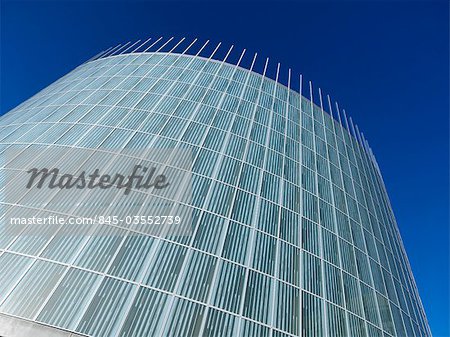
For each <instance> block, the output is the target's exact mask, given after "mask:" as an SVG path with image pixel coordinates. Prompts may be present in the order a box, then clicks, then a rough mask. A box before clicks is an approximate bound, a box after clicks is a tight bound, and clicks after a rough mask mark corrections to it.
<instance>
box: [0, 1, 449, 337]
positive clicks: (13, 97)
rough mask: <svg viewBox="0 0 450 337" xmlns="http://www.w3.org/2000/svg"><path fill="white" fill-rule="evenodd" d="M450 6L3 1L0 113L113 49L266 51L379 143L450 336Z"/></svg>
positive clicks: (435, 324)
mask: <svg viewBox="0 0 450 337" xmlns="http://www.w3.org/2000/svg"><path fill="white" fill-rule="evenodd" d="M448 6H449V5H448V2H446V1H440V2H438V1H426V2H425V1H424V2H421V1H401V0H399V1H390V2H389V1H374V2H371V1H360V2H352V1H331V2H327V1H318V2H305V1H290V2H270V1H265V2H264V1H263V2H260V1H258V2H257V1H240V2H238V1H229V2H228V3H223V2H219V1H210V2H202V1H195V2H193V1H188V0H184V1H181V2H176V1H166V2H158V1H147V2H146V1H140V2H127V3H124V2H120V1H114V2H108V1H91V2H87V1H86V2H84V1H62V2H61V3H58V2H42V1H26V2H19V1H11V0H9V1H8V0H2V1H1V11H0V12H1V50H0V51H1V52H0V55H1V81H0V84H1V97H0V114H3V113H5V112H7V111H8V110H9V109H11V108H13V107H14V106H16V105H17V104H19V103H20V102H22V101H23V100H25V99H27V98H28V97H30V96H31V95H33V94H34V93H36V92H37V91H39V90H40V89H42V88H44V87H45V86H47V85H48V84H50V83H51V82H53V81H54V80H56V79H58V78H59V77H60V76H62V75H64V74H66V73H67V72H69V71H70V70H72V69H73V68H74V67H76V66H77V65H79V64H80V63H82V62H84V61H85V60H86V59H88V58H90V57H91V56H93V55H94V54H96V53H97V52H99V51H100V50H102V49H106V48H108V47H109V46H113V45H117V44H118V43H123V42H127V41H129V40H136V39H146V38H147V37H149V36H154V37H158V36H165V37H169V36H176V37H182V36H186V37H188V38H194V37H198V38H200V39H201V40H206V39H211V41H212V42H218V41H223V42H224V43H225V45H230V44H235V45H236V47H237V49H240V50H241V49H242V48H247V49H248V51H249V52H251V53H253V52H255V51H258V52H259V54H260V55H261V56H262V57H266V56H270V58H271V60H273V63H272V66H271V68H270V72H271V73H272V74H273V72H274V70H275V67H276V62H281V64H282V70H283V67H284V72H283V74H284V75H283V76H285V75H286V73H287V67H291V68H292V69H293V71H294V73H300V72H301V73H302V74H303V75H304V77H305V78H306V79H307V80H312V81H313V83H314V85H315V87H321V88H322V89H323V90H324V92H325V93H329V94H330V95H331V96H332V98H333V99H335V100H337V101H338V102H339V104H340V106H341V107H343V108H345V110H346V111H347V113H348V114H350V115H351V116H352V117H353V119H354V120H355V121H356V122H357V124H358V125H359V127H360V129H361V130H363V132H364V134H365V136H366V138H367V139H368V140H369V142H370V144H371V146H372V148H373V150H374V152H375V155H376V156H377V160H378V163H379V165H380V167H381V170H382V172H383V176H384V180H385V183H386V185H387V189H388V192H389V195H390V198H391V201H392V204H393V208H394V212H395V214H396V217H397V221H398V223H399V227H400V230H401V233H402V237H403V240H404V244H405V246H406V249H407V253H408V256H409V259H410V262H411V265H412V269H413V271H414V275H415V278H416V281H417V284H418V287H419V291H420V294H421V297H422V301H423V303H424V306H425V309H426V312H427V316H428V319H429V321H430V325H431V328H432V331H433V335H434V336H435V337H443V336H449V335H450V333H449V329H448V318H449V310H448V309H449V298H450V297H449V231H448V229H449V222H448V214H449V210H448V205H449V196H448V187H449V167H448V164H449V163H448V159H449V158H448V154H449V148H448V145H449V138H448V136H449V134H448V131H449V129H448V128H449V119H448V117H449V7H448Z"/></svg>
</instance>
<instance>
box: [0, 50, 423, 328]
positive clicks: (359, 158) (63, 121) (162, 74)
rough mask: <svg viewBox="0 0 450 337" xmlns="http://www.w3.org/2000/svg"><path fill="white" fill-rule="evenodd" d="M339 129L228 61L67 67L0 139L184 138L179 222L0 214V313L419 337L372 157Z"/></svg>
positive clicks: (413, 300)
mask: <svg viewBox="0 0 450 337" xmlns="http://www.w3.org/2000/svg"><path fill="white" fill-rule="evenodd" d="M347 129H348V127H343V126H342V123H340V122H338V121H336V120H335V119H334V118H333V117H331V116H330V114H328V113H326V112H324V111H323V109H321V108H320V107H319V106H317V105H315V104H313V103H312V102H311V101H310V100H308V99H306V98H305V97H303V96H301V95H300V94H299V93H298V92H295V91H293V90H290V89H288V88H287V87H286V86H284V85H281V84H279V83H277V82H275V81H273V80H271V79H268V78H265V77H263V76H261V75H259V74H257V73H255V72H252V71H249V70H245V69H243V68H240V67H237V66H235V65H232V64H227V63H224V62H218V61H213V60H208V59H205V58H200V57H195V56H188V55H181V54H170V53H148V52H147V53H132V54H125V55H116V56H111V57H105V58H101V59H98V60H94V61H90V62H87V63H85V64H83V65H81V66H80V67H78V68H76V69H75V70H74V71H72V72H71V73H69V74H68V75H66V76H65V77H63V78H61V79H60V80H58V81H57V82H55V83H54V84H52V85H50V86H49V87H47V88H46V89H44V90H42V91H41V92H39V93H38V94H36V95H35V96H34V97H32V98H31V99H29V100H27V101H26V102H24V103H23V104H21V105H20V106H19V107H17V108H15V109H14V110H12V111H10V112H9V113H7V114H6V115H4V116H2V117H0V153H5V151H7V150H8V148H11V147H32V146H37V145H39V146H45V147H50V148H51V147H72V148H86V149H97V148H109V147H114V148H117V149H127V148H132V147H133V146H131V144H140V145H139V146H141V147H144V148H145V147H146V146H153V147H164V148H170V149H189V151H190V153H191V154H192V160H193V166H192V200H191V201H190V202H189V203H188V204H186V205H185V206H186V207H188V208H189V209H190V211H191V212H192V218H191V221H192V228H193V231H192V235H189V236H179V237H177V236H174V237H161V236H157V235H152V234H151V233H150V234H149V233H146V232H145V231H141V230H139V228H137V227H129V226H121V225H120V224H118V225H112V224H111V225H103V226H100V227H98V233H100V234H101V235H99V236H97V235H90V236H77V235H73V236H65V237H64V238H63V239H61V238H59V237H58V236H57V235H54V234H55V233H56V231H57V230H58V229H59V228H57V227H45V228H44V229H45V231H46V235H27V233H26V231H27V228H25V230H24V232H21V233H19V234H17V235H13V234H12V233H10V232H8V231H6V230H4V231H1V230H0V312H1V313H4V314H7V315H11V316H17V317H21V318H25V319H28V320H32V321H36V322H40V323H42V324H45V325H50V326H54V327H59V328H63V329H66V330H69V331H73V332H77V333H80V334H84V335H89V336H95V337H102V336H133V337H144V336H146V337H147V336H164V337H166V336H167V337H169V336H173V337H179V336H183V337H191V336H192V337H194V336H205V337H206V336H208V337H217V336H224V337H235V336H239V337H275V336H276V337H287V336H303V337H322V336H327V337H344V336H349V337H350V336H351V337H387V336H391V337H404V336H407V337H425V336H431V333H430V332H429V327H428V323H427V321H426V317H425V314H424V310H423V308H422V305H421V302H420V298H419V295H418V292H417V289H416V286H415V282H414V279H413V275H412V273H411V270H410V266H409V263H408V260H407V257H406V254H405V250H404V248H403V246H402V243H401V238H400V235H399V231H398V228H397V225H396V223H395V219H394V216H393V213H392V210H391V207H390V204H389V200H388V196H387V194H386V191H385V188H384V185H383V181H382V178H381V176H380V173H379V171H378V168H377V165H376V163H375V162H374V159H373V157H372V155H371V154H370V152H368V150H367V149H366V148H365V147H364V146H362V145H361V142H360V141H358V139H357V137H355V136H353V135H352V133H350V132H349V131H347ZM19 158H20V155H19ZM0 170H2V168H1V167H0ZM2 185H3V184H2ZM3 189H4V188H3ZM0 191H1V190H0ZM3 192H4V191H3ZM43 193H44V192H43ZM2 195H3V194H2V193H1V192H0V197H1V196H2ZM21 200H27V199H26V198H24V199H21ZM0 206H1V207H2V208H3V211H5V212H6V209H9V208H19V209H20V211H21V212H23V214H26V215H27V216H28V215H29V216H32V215H33V214H34V212H35V209H33V208H30V207H29V205H28V204H27V203H26V202H25V201H24V202H19V203H17V204H14V205H12V204H9V203H8V202H5V201H2V199H0ZM126 207H127V206H126V205H124V206H123V209H122V211H124V212H126V211H127V208H126ZM41 212H46V213H49V214H50V213H51V211H49V210H45V209H44V210H41ZM4 214H6V213H4ZM2 219H3V225H2V226H3V228H4V229H5V228H7V227H8V226H9V224H8V222H7V219H6V217H5V216H3V218H2ZM112 233H114V235H112ZM131 233H132V234H133V235H131Z"/></svg>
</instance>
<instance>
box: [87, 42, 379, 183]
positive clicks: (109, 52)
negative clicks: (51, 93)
mask: <svg viewBox="0 0 450 337" xmlns="http://www.w3.org/2000/svg"><path fill="white" fill-rule="evenodd" d="M161 40H162V38H158V39H157V40H156V41H155V42H153V43H152V44H150V45H149V46H148V47H146V45H147V44H148V43H149V41H151V38H149V39H147V40H146V41H144V42H143V43H141V44H140V45H138V44H139V42H140V40H138V41H136V42H134V43H132V44H130V43H131V41H130V42H127V43H125V44H124V45H122V44H119V45H117V46H116V47H110V48H108V49H106V50H104V51H102V52H100V53H98V54H97V55H95V56H94V57H92V58H90V59H88V60H87V61H86V62H84V63H83V64H87V63H91V62H95V61H98V60H103V59H109V58H114V57H120V56H128V55H147V54H163V55H183V56H185V57H195V58H199V59H202V60H205V61H208V62H216V63H224V64H227V65H230V66H233V67H237V68H239V69H241V70H243V71H250V72H251V73H253V74H255V75H257V76H259V77H261V78H264V79H267V80H269V81H272V82H274V83H275V85H280V86H283V87H285V88H286V89H287V90H289V91H290V92H293V93H295V94H297V95H300V97H302V98H304V99H305V100H307V101H309V102H311V103H312V104H313V105H315V106H316V107H318V108H319V109H321V110H322V111H323V112H324V113H327V114H328V115H329V116H330V117H331V118H332V119H333V120H334V121H335V122H336V123H338V124H339V125H340V126H341V127H342V128H343V129H344V130H346V132H347V133H348V134H349V136H350V137H352V138H353V139H355V140H356V142H357V143H358V144H359V145H360V146H361V147H362V148H363V150H364V152H365V153H366V154H367V156H368V157H369V158H370V159H371V162H372V163H373V164H374V166H375V168H376V170H377V172H378V174H379V175H380V176H381V171H380V168H379V166H378V163H377V160H376V158H375V156H374V154H373V151H372V149H371V147H370V145H369V143H368V141H367V140H366V139H365V137H364V134H363V133H362V132H360V131H359V128H358V125H356V124H354V123H353V120H352V118H351V117H349V119H347V115H346V112H345V109H342V112H343V116H344V122H345V125H344V123H343V120H342V118H341V114H340V110H339V105H338V103H337V102H335V105H336V113H337V118H336V116H334V114H333V113H332V108H331V99H330V96H329V95H327V98H328V102H329V108H330V111H327V109H326V108H325V107H324V106H323V98H322V91H321V89H320V88H319V89H318V93H319V98H320V101H321V102H322V103H321V105H320V106H319V105H318V104H316V103H314V99H313V97H312V95H313V90H312V88H313V86H312V81H308V83H309V85H310V89H311V90H310V97H309V98H308V97H306V96H304V95H303V92H302V83H300V90H299V91H296V90H294V89H292V88H291V87H290V85H289V83H288V85H285V84H284V83H281V82H280V81H279V80H278V70H279V67H280V63H277V64H278V68H277V79H273V78H271V77H269V76H267V75H266V74H265V70H266V68H265V69H264V72H263V73H260V72H257V71H255V70H253V63H252V66H251V67H250V68H247V67H243V66H241V65H240V61H241V58H242V56H243V55H244V53H245V51H246V50H245V49H244V50H243V51H242V52H241V58H240V59H239V61H238V62H237V63H232V62H228V61H227V57H228V55H229V53H230V52H231V50H232V49H233V47H234V46H233V45H232V46H231V47H230V48H229V49H228V53H227V55H226V56H225V57H224V59H218V58H214V55H215V53H216V51H217V50H218V49H219V47H220V46H221V43H219V44H218V45H217V46H216V49H215V50H214V51H213V52H212V54H211V55H210V56H209V57H206V56H202V55H200V53H201V52H202V49H203V47H205V46H206V45H207V44H208V43H209V40H207V41H206V42H205V43H204V44H203V46H202V47H201V49H200V51H198V52H197V54H192V53H189V49H190V47H191V46H192V45H193V44H194V43H195V42H196V41H197V39H194V40H193V42H191V43H190V45H189V46H188V47H187V48H185V49H184V51H182V52H178V51H175V49H177V48H178V46H179V45H180V44H181V43H182V42H183V41H184V40H185V38H182V39H181V40H180V41H179V42H178V43H176V44H175V46H172V48H171V49H170V50H169V51H162V50H163V49H164V48H165V47H166V46H167V45H168V44H169V43H170V42H171V41H172V40H173V37H172V38H170V39H168V40H167V41H165V42H161V43H162V45H160V46H159V47H158V48H157V49H156V50H153V51H152V48H153V47H155V45H156V44H157V43H158V42H160V41H161ZM136 45H138V46H137V47H136ZM144 48H145V49H144ZM155 48H156V47H155ZM142 49H144V50H142ZM257 55H258V54H257V53H255V56H254V58H255V59H256V57H257ZM268 61H269V58H266V67H267V64H268ZM290 73H291V68H289V74H290ZM299 78H300V82H301V81H302V75H301V74H299ZM288 82H290V76H289V80H288ZM300 109H301V106H300Z"/></svg>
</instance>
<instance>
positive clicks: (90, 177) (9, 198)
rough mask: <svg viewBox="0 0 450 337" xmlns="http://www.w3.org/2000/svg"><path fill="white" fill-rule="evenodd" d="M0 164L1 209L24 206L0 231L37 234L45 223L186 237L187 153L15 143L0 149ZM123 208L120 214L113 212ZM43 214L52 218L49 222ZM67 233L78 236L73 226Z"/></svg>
mask: <svg viewBox="0 0 450 337" xmlns="http://www.w3.org/2000/svg"><path fill="white" fill-rule="evenodd" d="M50 158H51V159H50ZM2 159H3V160H4V162H5V170H3V171H2V174H3V175H4V176H3V177H2V178H4V179H5V182H6V186H5V188H4V191H5V201H6V204H10V205H27V207H26V209H24V208H22V207H9V208H7V210H6V220H7V221H6V223H8V224H10V226H9V227H8V226H7V227H0V231H4V230H8V231H11V230H12V231H13V232H14V233H16V234H17V233H18V232H21V231H22V230H24V228H25V225H30V224H31V227H28V228H31V231H32V232H33V234H34V235H41V234H42V233H43V232H45V230H43V229H45V226H48V225H50V226H53V225H61V224H64V225H65V226H64V227H66V228H70V227H74V226H78V225H86V226H87V227H88V228H89V226H91V227H92V226H95V225H98V224H99V225H103V224H108V225H113V226H118V227H126V228H130V229H132V230H133V232H131V235H133V233H135V232H145V233H147V234H150V233H151V234H152V235H156V236H165V235H172V236H173V235H175V236H176V235H182V236H186V235H191V232H192V228H191V225H192V224H191V208H189V207H186V205H189V204H190V203H191V197H192V196H191V185H192V182H191V169H192V156H191V152H190V150H188V149H175V148H133V149H114V148H111V149H88V148H76V147H51V148H49V147H46V146H44V145H43V146H40V145H37V146H32V147H24V146H20V145H18V146H12V147H11V148H10V149H8V150H7V151H5V153H4V155H3V157H2ZM49 163H51V164H52V165H51V166H50V165H49ZM123 205H126V206H127V207H126V209H127V211H126V213H124V212H123V211H121V210H123ZM51 215H57V216H58V217H59V218H58V219H59V220H58V222H57V223H55V222H54V221H52V219H51V218H49V217H50V216H51ZM8 219H9V220H8ZM17 219H20V221H18V220H17ZM47 220H48V221H47ZM27 230H28V229H27ZM75 232H76V233H77V234H86V232H82V229H81V226H80V230H79V231H75Z"/></svg>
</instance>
